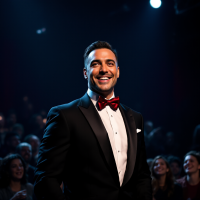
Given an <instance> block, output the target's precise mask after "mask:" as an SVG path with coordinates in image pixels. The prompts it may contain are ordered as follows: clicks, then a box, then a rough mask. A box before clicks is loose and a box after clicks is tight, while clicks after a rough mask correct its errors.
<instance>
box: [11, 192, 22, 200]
mask: <svg viewBox="0 0 200 200" xmlns="http://www.w3.org/2000/svg"><path fill="white" fill-rule="evenodd" d="M25 198H26V190H21V191H19V192H17V193H16V194H15V195H14V196H13V197H12V198H11V199H10V200H20V199H25Z"/></svg>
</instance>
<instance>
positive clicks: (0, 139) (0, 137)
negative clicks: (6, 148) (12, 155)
mask: <svg viewBox="0 0 200 200" xmlns="http://www.w3.org/2000/svg"><path fill="white" fill-rule="evenodd" d="M6 131H7V129H6V127H5V117H4V115H3V113H0V147H1V146H2V145H3V144H4V139H5V136H6Z"/></svg>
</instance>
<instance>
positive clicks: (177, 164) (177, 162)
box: [168, 156, 182, 179]
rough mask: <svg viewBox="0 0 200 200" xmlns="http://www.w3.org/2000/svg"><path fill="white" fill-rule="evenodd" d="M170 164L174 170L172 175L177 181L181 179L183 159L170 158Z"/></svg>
mask: <svg viewBox="0 0 200 200" xmlns="http://www.w3.org/2000/svg"><path fill="white" fill-rule="evenodd" d="M168 162H169V165H170V168H171V170H172V174H173V175H174V178H175V179H179V178H181V170H182V162H181V159H180V158H178V157H176V156H169V157H168Z"/></svg>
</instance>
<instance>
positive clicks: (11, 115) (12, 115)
mask: <svg viewBox="0 0 200 200" xmlns="http://www.w3.org/2000/svg"><path fill="white" fill-rule="evenodd" d="M16 123H17V115H16V112H15V111H14V110H9V112H8V117H7V128H8V130H9V131H12V130H13V126H14V125H15V124H16Z"/></svg>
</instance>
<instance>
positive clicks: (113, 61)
mask: <svg viewBox="0 0 200 200" xmlns="http://www.w3.org/2000/svg"><path fill="white" fill-rule="evenodd" d="M106 61H107V62H109V61H112V62H114V63H115V61H114V60H112V59H107V60H106Z"/></svg>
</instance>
